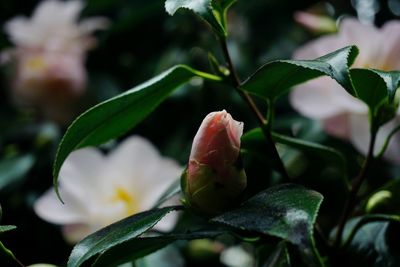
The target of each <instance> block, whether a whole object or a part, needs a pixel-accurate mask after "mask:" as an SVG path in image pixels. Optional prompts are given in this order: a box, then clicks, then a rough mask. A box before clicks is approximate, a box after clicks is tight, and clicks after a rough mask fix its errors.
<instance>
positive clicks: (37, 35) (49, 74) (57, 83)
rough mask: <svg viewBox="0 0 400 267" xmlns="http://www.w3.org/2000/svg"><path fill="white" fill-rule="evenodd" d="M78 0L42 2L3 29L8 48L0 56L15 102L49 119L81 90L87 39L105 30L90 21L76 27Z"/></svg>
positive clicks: (88, 45) (89, 43)
mask: <svg viewBox="0 0 400 267" xmlns="http://www.w3.org/2000/svg"><path fill="white" fill-rule="evenodd" d="M83 7H84V6H83V2H81V1H78V0H72V1H59V0H46V1H43V2H41V3H40V4H39V5H38V7H37V8H36V9H35V11H34V13H33V15H32V17H31V18H26V17H23V16H17V17H15V18H13V19H11V20H10V21H8V22H7V23H6V24H5V31H6V33H7V34H8V36H9V38H10V40H11V42H12V43H13V44H14V46H15V47H14V48H11V49H9V50H7V51H5V52H3V53H2V58H3V60H8V61H10V62H11V63H13V66H14V75H13V77H12V84H11V85H12V89H13V95H14V96H15V98H16V101H18V102H20V103H24V104H27V105H32V106H36V107H40V108H42V109H43V111H44V112H45V113H46V114H47V115H48V116H49V117H55V118H56V119H58V117H60V116H62V113H63V112H65V110H63V109H67V108H68V107H67V105H68V104H70V103H71V101H73V100H75V99H76V98H77V97H79V96H80V95H82V93H83V92H84V90H85V86H86V69H85V66H84V63H85V55H86V51H87V50H89V49H90V48H92V47H93V46H94V44H95V39H94V37H92V36H91V35H90V34H91V33H92V32H93V31H95V30H97V29H104V28H106V27H107V25H108V21H107V20H106V19H105V18H101V17H95V18H89V19H84V20H81V21H79V22H78V17H79V14H80V12H81V11H82V9H83Z"/></svg>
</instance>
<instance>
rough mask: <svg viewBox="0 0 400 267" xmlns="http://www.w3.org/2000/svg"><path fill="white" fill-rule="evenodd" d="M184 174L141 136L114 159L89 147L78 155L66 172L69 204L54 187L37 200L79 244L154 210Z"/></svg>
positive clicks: (166, 224) (63, 181)
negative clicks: (109, 227) (130, 218)
mask: <svg viewBox="0 0 400 267" xmlns="http://www.w3.org/2000/svg"><path fill="white" fill-rule="evenodd" d="M181 173H182V168H181V167H180V166H179V165H178V164H177V163H176V162H175V161H173V160H171V159H168V158H164V157H162V156H161V155H160V154H159V153H158V151H157V150H156V148H155V147H154V146H153V145H152V144H151V143H149V142H148V141H147V140H146V139H144V138H141V137H138V136H135V137H130V138H128V139H126V140H124V141H123V142H122V143H121V144H120V145H119V146H118V147H117V148H116V149H115V150H113V151H112V152H111V153H110V154H108V155H104V154H103V153H101V151H100V150H99V149H96V148H84V149H80V150H77V151H75V152H73V153H72V154H71V155H70V156H69V157H68V158H67V160H66V161H65V162H64V164H63V166H62V168H61V171H60V177H59V182H60V185H59V189H60V193H61V196H62V197H63V200H64V202H65V204H62V203H61V202H60V201H59V200H58V198H57V196H56V194H55V192H54V189H53V188H51V189H49V190H48V191H47V192H46V193H45V194H44V195H43V196H41V197H40V198H39V199H38V200H37V201H36V203H35V205H34V209H35V212H36V214H37V215H38V216H39V217H41V218H42V219H44V220H46V221H48V222H52V223H55V224H61V225H63V233H64V236H65V237H66V239H67V240H68V241H70V242H77V241H79V240H80V239H82V238H84V237H85V236H87V235H88V234H90V233H93V232H94V231H96V230H98V229H100V228H102V227H105V226H107V225H109V224H111V223H113V222H116V221H118V220H120V219H123V218H125V217H127V216H130V215H132V214H135V213H138V212H141V211H145V210H148V209H150V208H152V207H153V205H155V204H156V201H157V200H158V199H159V197H161V194H162V193H163V192H164V191H165V190H166V189H167V188H168V187H169V186H170V185H171V184H172V182H173V181H175V180H176V179H177V178H179V176H180V174H181ZM176 202H177V201H176ZM174 204H176V203H175V202H174ZM176 219H177V216H176V214H173V213H171V214H169V215H167V216H166V217H165V218H164V219H163V220H161V221H160V223H158V224H157V225H156V227H157V228H158V229H159V230H171V228H172V227H173V226H174V224H175V222H176Z"/></svg>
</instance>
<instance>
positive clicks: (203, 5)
mask: <svg viewBox="0 0 400 267" xmlns="http://www.w3.org/2000/svg"><path fill="white" fill-rule="evenodd" d="M224 2H227V1H224ZM228 2H229V1H228ZM225 4H226V5H227V4H229V3H225ZM213 7H214V5H213V1H212V0H166V1H165V10H166V11H167V13H168V14H170V15H171V16H172V15H174V14H175V12H176V11H177V10H178V9H181V8H185V9H189V10H191V11H193V12H194V13H196V14H197V15H198V16H200V17H201V18H202V19H204V20H205V21H206V22H208V23H209V24H210V26H211V27H212V28H213V30H214V31H215V32H216V33H217V34H218V35H220V36H221V37H224V36H226V34H227V33H226V29H225V27H224V26H223V25H224V23H223V22H222V19H221V17H220V16H216V14H215V12H214V9H213Z"/></svg>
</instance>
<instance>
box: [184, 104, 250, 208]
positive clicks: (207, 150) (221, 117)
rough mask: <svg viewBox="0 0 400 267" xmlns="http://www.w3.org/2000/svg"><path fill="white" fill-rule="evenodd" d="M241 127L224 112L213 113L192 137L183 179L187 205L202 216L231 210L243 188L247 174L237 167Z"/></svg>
mask: <svg viewBox="0 0 400 267" xmlns="http://www.w3.org/2000/svg"><path fill="white" fill-rule="evenodd" d="M242 133H243V123H241V122H238V121H235V120H234V119H233V118H232V116H231V115H230V114H229V113H227V112H226V111H225V110H223V111H220V112H212V113H210V114H208V115H207V116H206V117H205V119H204V120H203V122H202V124H201V126H200V128H199V130H198V132H197V134H196V136H195V137H194V140H193V144H192V150H191V153H190V158H189V164H188V168H187V170H186V171H185V172H184V174H183V175H182V189H183V192H184V194H185V201H186V203H187V204H188V205H189V206H190V207H192V208H193V209H195V210H197V211H198V212H201V213H205V214H210V215H212V214H218V213H221V212H223V211H224V210H225V209H226V208H228V207H229V206H231V205H232V204H233V203H234V202H235V200H236V199H237V198H238V197H239V195H240V194H241V193H242V192H243V190H244V189H245V187H246V180H247V179H246V174H245V172H244V170H243V168H241V167H238V165H239V164H238V162H239V160H240V159H239V153H240V137H241V135H242Z"/></svg>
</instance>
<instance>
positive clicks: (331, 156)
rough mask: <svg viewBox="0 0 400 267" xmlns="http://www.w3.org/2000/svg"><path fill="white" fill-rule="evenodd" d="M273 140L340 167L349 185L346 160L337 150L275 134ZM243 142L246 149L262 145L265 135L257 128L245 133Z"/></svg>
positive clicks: (345, 181)
mask: <svg viewBox="0 0 400 267" xmlns="http://www.w3.org/2000/svg"><path fill="white" fill-rule="evenodd" d="M272 139H273V140H274V141H275V142H277V143H280V144H284V145H287V146H290V147H292V148H295V149H298V150H300V151H301V152H303V153H310V154H314V155H317V156H319V157H321V158H322V159H324V160H326V161H327V162H330V163H333V164H335V165H336V166H337V167H338V169H339V171H340V173H342V174H343V179H344V183H345V184H346V186H347V185H348V182H347V179H346V173H347V166H346V160H345V158H344V156H343V155H342V154H341V153H340V152H339V151H337V150H336V149H334V148H331V147H328V146H324V145H321V144H318V143H314V142H311V141H306V140H302V139H298V138H293V137H289V136H285V135H281V134H278V133H274V132H273V133H272ZM242 141H243V144H244V146H245V147H246V146H248V144H251V143H258V144H261V142H265V141H264V135H263V133H262V130H261V129H260V128H255V129H252V130H250V131H248V132H247V133H245V134H244V135H243V137H242Z"/></svg>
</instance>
